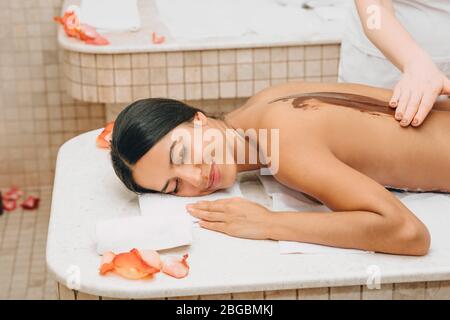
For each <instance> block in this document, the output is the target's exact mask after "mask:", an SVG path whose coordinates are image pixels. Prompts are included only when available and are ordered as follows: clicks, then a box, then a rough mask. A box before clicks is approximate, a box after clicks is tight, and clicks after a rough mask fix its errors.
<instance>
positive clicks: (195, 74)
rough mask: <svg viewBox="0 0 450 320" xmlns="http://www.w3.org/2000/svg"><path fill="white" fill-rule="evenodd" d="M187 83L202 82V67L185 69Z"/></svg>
mask: <svg viewBox="0 0 450 320" xmlns="http://www.w3.org/2000/svg"><path fill="white" fill-rule="evenodd" d="M184 80H185V81H186V83H199V82H201V81H202V72H201V67H186V68H185V69H184Z"/></svg>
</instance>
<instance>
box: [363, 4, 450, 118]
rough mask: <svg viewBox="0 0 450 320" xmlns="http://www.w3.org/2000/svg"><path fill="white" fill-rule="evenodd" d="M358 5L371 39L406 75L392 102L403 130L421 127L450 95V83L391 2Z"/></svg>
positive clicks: (397, 86)
mask: <svg viewBox="0 0 450 320" xmlns="http://www.w3.org/2000/svg"><path fill="white" fill-rule="evenodd" d="M355 3H356V7H357V10H358V14H359V16H360V19H361V25H362V27H363V30H364V33H365V34H366V36H367V38H369V40H370V41H371V42H372V43H373V44H374V45H375V46H376V47H377V48H378V49H379V50H380V51H381V52H382V53H383V54H384V55H385V56H386V58H388V59H389V60H390V61H391V62H392V63H393V64H394V65H395V66H396V67H397V68H398V69H399V70H401V71H402V72H403V76H402V78H401V80H400V81H399V82H398V83H397V85H396V86H395V88H394V93H393V95H392V97H391V101H390V103H391V106H392V107H396V108H397V110H396V119H397V120H400V121H401V122H400V124H401V125H403V126H408V125H409V124H410V123H412V125H414V126H419V125H420V124H422V122H423V121H424V119H425V117H426V116H427V115H428V113H429V112H430V110H431V108H432V107H433V104H434V102H435V101H436V99H437V97H438V96H439V95H440V94H450V81H449V79H448V78H447V77H446V76H445V75H444V74H443V73H442V72H441V71H440V70H439V69H438V68H437V67H436V65H435V64H434V62H433V61H432V59H431V57H430V55H429V54H428V53H427V52H426V51H425V50H424V49H422V48H421V47H420V46H419V45H418V44H417V43H416V42H415V41H414V39H413V38H412V37H411V35H410V34H409V33H408V31H407V30H405V28H404V27H403V26H402V25H401V23H400V22H399V21H398V20H397V18H396V16H395V12H394V8H393V6H392V1H391V0H355ZM377 20H379V21H377ZM437 27H439V26H437ZM431 36H432V35H431Z"/></svg>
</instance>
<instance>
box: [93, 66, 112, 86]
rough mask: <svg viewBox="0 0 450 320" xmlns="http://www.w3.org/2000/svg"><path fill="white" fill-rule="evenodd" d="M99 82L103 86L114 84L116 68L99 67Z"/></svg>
mask: <svg viewBox="0 0 450 320" xmlns="http://www.w3.org/2000/svg"><path fill="white" fill-rule="evenodd" d="M97 84H98V85H101V86H112V85H114V70H110V69H97Z"/></svg>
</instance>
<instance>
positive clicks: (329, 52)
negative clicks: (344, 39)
mask: <svg viewBox="0 0 450 320" xmlns="http://www.w3.org/2000/svg"><path fill="white" fill-rule="evenodd" d="M340 50H341V47H340V45H338V44H336V45H334V44H333V45H324V46H323V47H322V55H323V59H339V56H340Z"/></svg>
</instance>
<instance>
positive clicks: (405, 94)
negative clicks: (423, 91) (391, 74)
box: [395, 90, 411, 120]
mask: <svg viewBox="0 0 450 320" xmlns="http://www.w3.org/2000/svg"><path fill="white" fill-rule="evenodd" d="M410 96H411V92H410V91H409V90H402V93H401V96H400V99H399V101H398V106H397V109H396V110H395V119H397V120H402V119H403V116H404V115H405V111H406V107H407V106H408V102H409V98H410Z"/></svg>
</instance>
